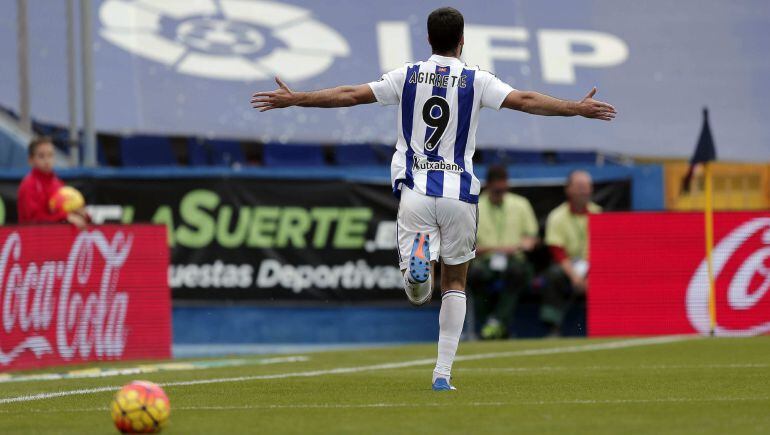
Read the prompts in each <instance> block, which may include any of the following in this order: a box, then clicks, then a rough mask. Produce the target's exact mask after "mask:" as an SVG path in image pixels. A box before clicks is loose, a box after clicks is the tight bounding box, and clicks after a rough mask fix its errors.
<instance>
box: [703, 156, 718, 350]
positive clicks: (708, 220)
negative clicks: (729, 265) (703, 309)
mask: <svg viewBox="0 0 770 435" xmlns="http://www.w3.org/2000/svg"><path fill="white" fill-rule="evenodd" d="M712 165H713V163H712V162H710V161H707V162H706V163H705V165H704V166H705V170H704V177H705V191H706V192H705V200H706V207H705V208H704V211H705V216H704V217H705V219H704V221H705V224H706V264H707V268H708V280H709V299H708V304H709V333H710V335H711V336H712V337H713V336H714V333H715V330H716V325H717V307H716V302H717V301H716V285H715V283H714V262H713V258H712V255H711V254H712V251H713V249H714V181H713V177H712Z"/></svg>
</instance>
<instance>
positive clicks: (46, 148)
mask: <svg viewBox="0 0 770 435" xmlns="http://www.w3.org/2000/svg"><path fill="white" fill-rule="evenodd" d="M27 152H28V154H29V165H30V166H32V170H31V171H29V174H27V175H26V176H25V177H24V179H23V180H21V184H20V185H19V194H18V200H17V209H18V215H19V223H20V224H42V223H64V222H69V223H71V224H72V225H75V226H76V227H78V228H84V227H85V226H86V217H85V214H84V212H71V213H67V212H64V211H59V212H52V211H51V209H50V208H49V206H48V200H49V199H50V198H51V195H53V194H54V193H55V192H56V191H57V190H58V189H59V188H60V187H62V186H64V183H62V181H61V180H60V179H59V177H57V176H56V174H55V173H54V171H53V162H54V147H53V142H52V141H51V139H50V138H48V137H39V138H36V139H33V140H32V142H30V144H29V149H28V150H27Z"/></svg>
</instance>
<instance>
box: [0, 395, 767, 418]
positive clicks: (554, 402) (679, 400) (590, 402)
mask: <svg viewBox="0 0 770 435" xmlns="http://www.w3.org/2000/svg"><path fill="white" fill-rule="evenodd" d="M768 400H770V396H755V397H656V398H652V399H601V400H594V399H570V400H522V401H506V402H470V403H465V402H456V403H450V402H444V403H421V404H420V406H421V407H431V408H439V407H440V408H448V407H452V406H457V407H463V408H467V407H491V406H547V405H616V404H629V405H634V404H645V403H693V402H697V403H707V402H717V403H721V402H766V401H768ZM361 408H414V403H350V404H347V403H296V404H287V405H276V404H265V405H232V406H178V407H174V408H173V410H174V412H179V411H241V410H250V409H361ZM104 411H109V408H108V407H106V406H101V407H95V408H74V409H66V408H62V409H51V408H46V409H42V408H25V409H24V412H27V413H33V414H58V413H60V412H62V413H63V412H66V413H72V412H104ZM15 412H16V411H10V410H7V409H2V410H0V414H10V413H15Z"/></svg>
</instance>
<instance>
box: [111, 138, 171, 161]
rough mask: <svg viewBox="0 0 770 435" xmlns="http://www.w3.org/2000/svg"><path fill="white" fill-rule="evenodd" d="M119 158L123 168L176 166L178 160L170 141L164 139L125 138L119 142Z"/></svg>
mask: <svg viewBox="0 0 770 435" xmlns="http://www.w3.org/2000/svg"><path fill="white" fill-rule="evenodd" d="M120 156H121V161H122V162H123V166H165V165H177V164H178V160H177V158H176V156H175V155H174V151H173V149H172V148H171V141H170V140H169V139H168V138H165V137H156V136H130V137H125V138H123V139H121V141H120Z"/></svg>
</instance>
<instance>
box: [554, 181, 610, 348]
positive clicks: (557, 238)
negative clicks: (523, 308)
mask: <svg viewBox="0 0 770 435" xmlns="http://www.w3.org/2000/svg"><path fill="white" fill-rule="evenodd" d="M565 192H566V195H567V202H565V203H563V204H561V205H560V206H558V207H556V208H555V209H553V210H552V211H551V213H550V214H549V215H548V219H547V221H546V225H545V243H546V245H548V247H549V249H550V251H551V256H552V257H553V261H554V264H552V265H551V267H550V268H549V269H548V271H547V272H546V274H545V286H544V287H543V305H542V307H541V309H540V319H541V320H542V321H543V323H545V325H546V326H547V327H549V328H550V335H552V336H557V335H560V334H561V325H562V321H563V320H564V315H565V314H566V312H567V310H568V309H569V306H570V304H571V302H572V301H573V300H574V299H575V298H576V297H578V296H581V295H584V294H585V292H586V289H587V281H586V276H587V274H588V214H589V213H600V212H601V210H602V209H601V207H599V206H598V205H597V204H595V203H593V202H591V195H592V194H593V182H592V180H591V175H590V174H589V173H588V172H585V171H573V172H571V173H570V174H569V176H568V177H567V186H566V188H565Z"/></svg>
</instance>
